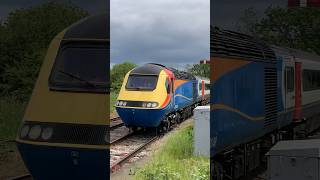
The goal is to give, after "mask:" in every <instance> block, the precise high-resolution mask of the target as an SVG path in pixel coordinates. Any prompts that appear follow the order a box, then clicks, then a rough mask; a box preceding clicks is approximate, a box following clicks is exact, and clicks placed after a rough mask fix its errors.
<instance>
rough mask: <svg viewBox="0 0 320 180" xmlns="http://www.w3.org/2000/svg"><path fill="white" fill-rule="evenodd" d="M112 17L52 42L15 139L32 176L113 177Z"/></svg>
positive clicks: (88, 22) (89, 21) (83, 24)
mask: <svg viewBox="0 0 320 180" xmlns="http://www.w3.org/2000/svg"><path fill="white" fill-rule="evenodd" d="M108 25H109V18H108V16H107V14H101V15H95V16H90V17H87V18H85V19H82V20H80V21H79V22H77V23H75V24H73V25H71V26H70V27H68V28H67V29H65V30H64V31H62V32H61V33H59V34H58V35H57V36H56V37H55V38H54V39H53V40H52V42H51V44H50V46H49V48H48V51H47V54H46V57H45V59H44V61H43V65H42V67H41V70H40V73H39V76H38V79H37V82H36V84H35V87H34V90H33V93H32V96H31V98H30V100H29V104H28V106H27V108H26V111H25V115H24V118H23V121H22V125H21V128H20V131H19V132H18V135H17V138H16V141H17V145H18V149H19V151H20V154H21V156H22V158H23V160H24V163H25V165H26V167H27V168H28V169H29V171H30V173H31V175H32V176H33V178H34V179H46V180H51V179H52V180H57V179H107V178H109V160H108V158H109V147H108V143H109V141H108V140H109V138H108V137H109V132H108V126H109V121H108V117H109V90H108V87H109V28H108Z"/></svg>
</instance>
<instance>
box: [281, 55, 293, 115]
mask: <svg viewBox="0 0 320 180" xmlns="http://www.w3.org/2000/svg"><path fill="white" fill-rule="evenodd" d="M283 72H284V76H283V77H284V79H283V82H284V86H283V87H284V98H285V100H284V102H285V111H287V112H288V111H292V110H293V108H294V106H295V81H294V79H295V76H294V75H295V63H294V59H293V57H292V56H288V57H286V58H285V59H284V67H283Z"/></svg>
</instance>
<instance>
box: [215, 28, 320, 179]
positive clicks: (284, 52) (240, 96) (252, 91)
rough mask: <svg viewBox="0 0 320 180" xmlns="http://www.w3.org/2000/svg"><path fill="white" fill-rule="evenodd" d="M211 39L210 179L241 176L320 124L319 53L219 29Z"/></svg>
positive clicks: (304, 136) (305, 135) (216, 29)
mask: <svg viewBox="0 0 320 180" xmlns="http://www.w3.org/2000/svg"><path fill="white" fill-rule="evenodd" d="M210 39H211V40H210V49H211V50H210V54H211V55H210V56H211V58H210V59H211V70H212V72H211V81H212V86H211V87H212V89H211V91H212V92H214V94H213V95H212V96H211V100H210V102H211V105H210V106H211V113H210V116H211V123H210V145H211V146H210V153H211V155H210V157H211V158H210V159H211V168H212V169H211V175H212V177H211V179H215V180H218V179H219V180H221V179H237V178H240V177H243V176H245V175H247V173H249V172H251V171H253V170H254V169H256V168H257V167H259V166H261V165H262V163H264V162H265V156H264V155H265V153H266V152H267V151H268V149H269V148H270V147H272V146H273V145H274V144H275V143H276V142H277V141H280V140H288V139H303V138H306V137H307V135H308V134H310V133H312V132H313V131H315V130H316V129H317V128H319V127H320V121H317V118H319V115H320V111H319V109H320V56H317V55H314V54H311V53H307V52H303V51H300V50H296V49H291V48H285V47H279V46H274V45H270V44H268V43H266V42H264V41H262V40H260V39H257V38H255V37H251V36H248V35H245V34H241V33H238V32H234V31H228V30H224V29H221V28H218V27H211V38H210ZM213 90H214V91H213Z"/></svg>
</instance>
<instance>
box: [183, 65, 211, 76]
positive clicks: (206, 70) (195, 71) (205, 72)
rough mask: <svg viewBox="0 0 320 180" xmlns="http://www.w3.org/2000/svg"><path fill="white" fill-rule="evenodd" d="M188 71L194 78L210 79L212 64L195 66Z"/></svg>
mask: <svg viewBox="0 0 320 180" xmlns="http://www.w3.org/2000/svg"><path fill="white" fill-rule="evenodd" d="M187 71H188V72H189V73H191V74H192V75H194V76H200V77H206V78H210V64H193V65H191V66H189V67H188V68H187Z"/></svg>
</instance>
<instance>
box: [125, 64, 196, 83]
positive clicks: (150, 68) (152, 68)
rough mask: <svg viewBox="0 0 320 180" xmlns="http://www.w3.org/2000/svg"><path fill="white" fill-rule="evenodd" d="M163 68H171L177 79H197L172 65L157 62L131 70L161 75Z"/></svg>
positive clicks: (134, 72) (135, 72)
mask: <svg viewBox="0 0 320 180" xmlns="http://www.w3.org/2000/svg"><path fill="white" fill-rule="evenodd" d="M163 69H168V70H170V71H171V72H172V73H173V74H174V76H175V78H176V79H187V80H195V79H196V78H195V77H194V76H193V75H192V74H190V73H188V72H184V71H179V70H177V69H175V68H172V67H166V66H164V65H162V64H157V63H148V64H145V65H143V66H140V67H136V68H134V69H133V70H132V71H131V74H150V75H159V73H160V71H162V70H163Z"/></svg>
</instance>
